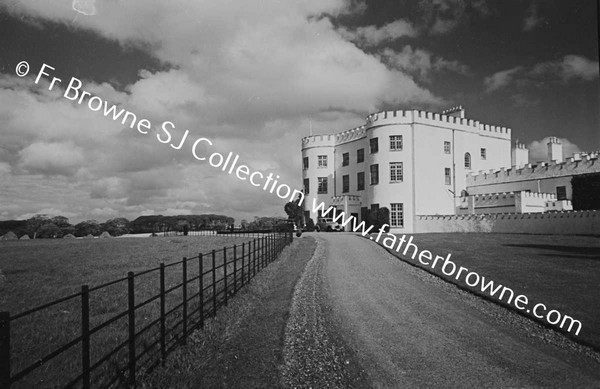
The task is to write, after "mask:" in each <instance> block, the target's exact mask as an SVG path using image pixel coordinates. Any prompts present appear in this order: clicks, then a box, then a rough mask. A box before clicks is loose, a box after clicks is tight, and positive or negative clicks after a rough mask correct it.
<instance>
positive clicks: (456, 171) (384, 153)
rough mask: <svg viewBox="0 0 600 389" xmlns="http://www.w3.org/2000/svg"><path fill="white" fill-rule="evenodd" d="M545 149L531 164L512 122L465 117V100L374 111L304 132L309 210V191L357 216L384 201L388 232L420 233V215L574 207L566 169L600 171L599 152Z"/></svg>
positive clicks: (553, 144) (556, 145) (554, 143)
mask: <svg viewBox="0 0 600 389" xmlns="http://www.w3.org/2000/svg"><path fill="white" fill-rule="evenodd" d="M548 150H549V155H548V161H547V162H543V163H540V164H538V165H535V166H534V165H530V164H529V160H528V159H529V155H528V150H527V149H526V148H525V146H523V145H521V144H517V145H516V147H515V148H514V150H512V153H511V130H510V128H506V127H500V126H493V125H488V124H483V123H480V122H479V121H476V120H471V119H466V118H465V110H464V109H463V108H462V107H461V106H458V107H455V108H452V109H449V110H446V111H444V112H442V113H441V114H439V113H432V112H424V111H418V110H409V111H402V110H399V111H385V112H379V113H375V114H371V115H369V116H367V118H366V123H365V124H364V125H363V126H361V127H357V128H354V129H351V130H348V131H343V132H340V133H338V134H334V135H314V136H307V137H304V138H303V139H302V158H303V171H302V177H303V183H304V193H305V196H306V198H305V201H304V204H305V215H306V217H311V218H313V220H314V221H316V219H317V218H318V217H319V216H320V215H316V214H313V213H312V209H311V207H312V204H313V199H316V201H317V203H320V202H323V203H324V204H325V205H327V206H335V207H336V208H338V209H339V210H341V211H344V212H345V213H346V214H347V215H350V214H352V215H353V216H355V217H356V218H357V219H358V220H359V221H362V220H364V219H365V218H366V215H367V214H368V211H370V210H375V209H378V208H380V207H387V208H388V209H389V210H390V225H391V229H392V232H403V233H414V232H420V231H418V230H419V228H418V226H417V220H418V219H420V218H422V216H424V215H465V214H489V213H499V212H516V213H525V212H547V211H553V210H563V209H565V210H568V209H572V208H570V207H571V204H570V200H571V196H572V189H571V184H570V178H571V177H572V176H573V175H576V174H584V173H596V172H600V163H598V161H597V157H598V154H597V153H591V154H587V155H575V156H574V157H573V158H570V159H568V160H567V161H566V162H563V157H562V145H561V144H560V141H559V140H558V139H557V138H550V141H549V143H548ZM508 166H512V167H510V168H503V167H508Z"/></svg>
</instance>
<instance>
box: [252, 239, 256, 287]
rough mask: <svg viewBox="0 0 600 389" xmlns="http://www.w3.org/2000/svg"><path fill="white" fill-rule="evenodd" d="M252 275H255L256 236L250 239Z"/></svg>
mask: <svg viewBox="0 0 600 389" xmlns="http://www.w3.org/2000/svg"><path fill="white" fill-rule="evenodd" d="M252 247H253V249H252V277H254V276H255V275H256V238H254V239H252Z"/></svg>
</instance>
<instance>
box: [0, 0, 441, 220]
mask: <svg viewBox="0 0 600 389" xmlns="http://www.w3.org/2000/svg"><path fill="white" fill-rule="evenodd" d="M0 7H2V5H0ZM4 7H6V8H5V9H8V10H9V12H11V13H13V14H16V15H28V16H33V17H37V18H40V19H43V20H51V21H54V22H58V23H64V24H66V25H68V26H69V28H70V29H72V30H73V32H74V33H76V32H77V29H84V30H91V31H94V32H96V33H97V34H99V35H101V36H103V37H105V38H108V39H113V40H116V41H118V42H120V43H121V45H123V46H124V47H128V46H136V47H140V48H142V49H144V50H147V51H148V52H149V53H150V54H151V55H153V56H154V57H156V58H158V59H159V60H160V61H162V62H163V64H164V65H165V66H164V69H163V70H160V71H152V72H151V71H148V70H144V69H140V78H139V80H138V81H137V82H135V83H133V84H131V85H127V86H125V87H124V88H120V89H119V90H116V89H115V88H114V87H113V86H111V85H110V84H107V83H103V84H98V83H94V82H91V81H84V84H85V85H84V89H86V90H89V91H91V92H92V93H93V94H95V95H98V96H100V97H101V98H103V99H105V100H107V101H108V102H109V103H111V104H112V103H114V104H119V106H120V107H122V108H125V109H127V110H129V111H132V112H134V113H135V114H136V115H138V116H139V117H145V118H148V119H149V120H150V121H151V122H152V123H153V124H154V126H155V128H154V129H153V130H151V131H150V132H149V134H147V135H142V134H140V133H138V132H137V131H136V130H135V129H130V128H128V127H126V126H123V125H121V124H120V123H118V122H114V121H112V120H111V119H109V118H105V117H103V115H102V114H101V113H100V112H92V111H90V110H89V109H88V108H87V107H85V106H79V105H77V104H73V103H72V102H69V101H67V100H66V99H64V98H63V97H62V96H61V94H60V91H58V90H55V91H47V90H46V86H44V85H46V84H44V85H35V84H34V83H33V80H32V79H31V78H29V77H25V78H22V79H21V78H17V77H14V76H7V75H0V117H2V126H3V127H2V133H1V134H0V141H1V144H2V145H3V147H4V148H5V149H1V150H0V151H1V152H0V163H4V164H7V165H8V167H9V169H10V170H8V169H6V170H7V171H8V173H3V174H5V175H6V174H8V175H9V179H8V180H7V181H5V182H6V185H8V187H7V186H5V187H4V188H3V190H5V191H6V192H2V195H3V196H4V195H5V194H6V195H7V196H9V198H14V197H16V195H15V193H25V195H23V196H21V198H19V199H18V200H17V201H16V204H18V207H17V208H15V207H14V206H13V205H11V204H10V203H9V202H0V214H1V215H5V214H6V212H9V213H10V214H11V215H23V214H28V213H37V212H38V209H41V208H46V209H51V208H54V209H61V210H62V209H69V210H70V211H71V212H74V213H77V215H78V218H80V219H81V220H85V219H88V218H96V219H105V218H112V217H115V216H116V213H120V214H121V215H123V216H125V217H134V216H138V215H141V214H152V213H161V212H167V211H168V210H169V209H170V210H186V209H187V210H189V211H190V212H193V213H203V212H215V213H227V212H230V213H231V214H230V215H231V216H234V217H238V215H239V217H246V218H252V217H253V216H254V215H261V214H275V213H282V201H281V200H280V199H278V198H277V197H276V196H271V195H269V196H265V194H264V193H263V192H262V191H260V190H257V189H256V188H254V187H252V186H250V185H248V184H247V183H244V182H242V181H240V180H237V179H236V178H231V177H229V176H227V175H225V174H224V173H222V172H221V171H219V170H217V169H214V168H212V167H210V166H209V165H208V164H207V163H205V162H200V161H196V160H195V159H194V158H193V157H192V155H191V150H190V147H191V146H190V144H191V141H192V140H195V139H197V138H199V137H208V138H209V139H211V140H212V141H213V142H214V147H213V151H220V152H224V153H227V152H229V151H233V152H235V153H237V154H239V155H240V156H241V158H243V159H244V160H245V161H246V163H247V164H248V165H249V166H251V167H252V168H254V169H264V170H269V171H273V172H275V173H276V174H279V175H280V176H281V181H282V182H287V183H289V184H290V185H297V187H301V182H300V181H301V180H300V147H299V143H300V142H299V139H300V137H302V136H305V135H308V131H309V130H308V129H309V127H310V126H311V125H312V127H313V129H314V132H315V133H319V132H332V131H341V130H345V129H348V128H351V127H355V126H359V125H361V124H363V118H364V116H365V115H366V114H367V113H369V112H373V111H375V110H377V109H379V107H381V106H382V105H400V104H403V105H404V104H407V105H408V104H412V103H417V104H419V105H420V106H423V105H431V106H436V105H439V104H440V103H441V102H442V100H441V99H440V98H439V97H437V96H435V95H433V94H432V93H431V92H430V91H429V90H428V89H427V88H424V87H422V86H420V85H418V84H417V83H416V82H415V81H414V80H413V77H412V75H411V74H409V73H408V72H407V71H405V70H402V69H399V68H396V69H390V68H388V67H387V66H386V65H385V64H384V63H382V62H381V61H380V59H379V58H376V57H375V56H373V55H369V54H368V53H365V52H364V51H362V50H361V49H359V48H358V47H356V46H355V45H354V44H353V43H351V42H348V41H347V40H345V39H344V38H343V37H342V36H340V34H339V32H338V31H336V29H335V27H334V26H333V25H332V23H331V22H330V20H329V19H328V17H327V16H326V15H341V14H347V13H353V12H354V13H356V12H361V11H362V10H364V7H365V6H364V3H363V2H360V1H358V2H348V1H344V0H311V1H302V2H295V1H285V2H284V1H279V0H265V2H263V3H262V4H261V6H260V7H257V6H256V4H255V3H252V2H246V1H222V2H215V1H208V0H206V1H197V0H182V1H178V2H165V1H162V0H130V1H126V2H97V3H96V14H95V15H94V16H91V17H83V16H82V15H80V14H78V13H77V11H75V10H73V8H72V7H71V2H67V1H63V2H52V3H50V2H40V1H36V0H23V1H20V2H11V3H10V5H6V4H4ZM42 27H43V25H42ZM360 34H362V35H361V36H362V37H363V38H361V39H365V40H366V41H368V42H371V43H372V42H378V41H386V40H392V39H395V38H397V37H399V36H403V35H406V34H414V31H413V30H412V27H411V26H410V25H409V24H408V23H406V22H402V21H397V22H393V23H390V24H388V25H386V26H383V27H382V28H379V29H377V28H374V29H370V28H365V29H363V30H361V32H360ZM107 60H113V59H112V58H107ZM430 66H431V68H433V69H435V68H436V66H437V67H438V68H450V67H451V66H452V64H451V63H450V61H449V62H448V63H444V62H439V63H438V62H436V60H435V59H434V60H433V63H432V64H431V65H430ZM165 120H170V121H172V122H173V123H174V124H175V125H176V130H175V131H173V132H172V133H173V137H174V141H175V140H180V139H181V137H182V136H183V134H184V132H185V131H186V130H189V140H188V143H186V144H185V145H184V147H183V148H182V149H181V150H175V149H173V148H172V147H170V146H168V145H163V144H160V143H159V142H158V141H157V140H156V127H158V126H159V125H160V123H162V122H163V121H165ZM49 174H59V175H60V178H59V179H57V178H54V180H53V179H51V178H49V177H45V176H44V175H49ZM3 184H4V182H3ZM33 187H34V188H36V189H38V190H39V189H40V188H43V191H42V192H43V193H44V194H43V196H44V198H41V196H42V195H41V194H40V195H37V194H36V193H38V191H36V190H31V188H33ZM61 191H62V193H66V194H65V195H62V196H60V195H58V193H61ZM177 203H182V204H186V205H185V206H182V205H174V204H177ZM65 204H68V206H63V205H65ZM9 209H10V211H6V210H9ZM103 210H104V211H106V217H105V218H103V217H102V215H101V213H102V212H103Z"/></svg>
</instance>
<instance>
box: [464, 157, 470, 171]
mask: <svg viewBox="0 0 600 389" xmlns="http://www.w3.org/2000/svg"><path fill="white" fill-rule="evenodd" d="M470 168H471V154H469V153H465V169H470Z"/></svg>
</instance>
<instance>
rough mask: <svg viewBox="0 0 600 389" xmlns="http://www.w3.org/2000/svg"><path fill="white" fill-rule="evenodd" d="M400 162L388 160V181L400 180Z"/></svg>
mask: <svg viewBox="0 0 600 389" xmlns="http://www.w3.org/2000/svg"><path fill="white" fill-rule="evenodd" d="M403 179H404V177H403V174H402V162H390V182H402V180H403Z"/></svg>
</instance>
